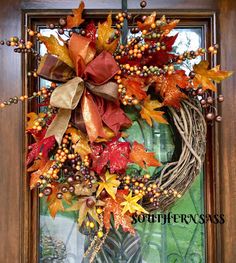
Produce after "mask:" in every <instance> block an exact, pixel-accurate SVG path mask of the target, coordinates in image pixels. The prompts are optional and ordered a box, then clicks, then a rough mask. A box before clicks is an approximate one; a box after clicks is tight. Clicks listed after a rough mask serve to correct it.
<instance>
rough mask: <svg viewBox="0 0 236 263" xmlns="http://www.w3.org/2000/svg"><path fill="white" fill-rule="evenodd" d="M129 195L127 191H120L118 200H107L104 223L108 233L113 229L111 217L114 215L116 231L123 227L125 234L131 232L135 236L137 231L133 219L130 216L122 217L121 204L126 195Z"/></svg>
mask: <svg viewBox="0 0 236 263" xmlns="http://www.w3.org/2000/svg"><path fill="white" fill-rule="evenodd" d="M126 193H127V191H125V190H118V191H117V194H116V200H114V199H113V198H111V197H108V198H106V199H105V207H104V216H103V222H104V226H105V228H106V230H107V231H109V230H110V228H111V215H112V214H113V217H114V223H115V229H117V230H118V228H119V226H121V227H122V229H123V231H124V232H130V233H131V234H135V230H134V228H133V226H132V223H131V222H132V218H131V216H130V215H129V214H124V215H122V207H121V205H120V203H121V202H123V201H124V197H123V196H124V195H125V194H126Z"/></svg>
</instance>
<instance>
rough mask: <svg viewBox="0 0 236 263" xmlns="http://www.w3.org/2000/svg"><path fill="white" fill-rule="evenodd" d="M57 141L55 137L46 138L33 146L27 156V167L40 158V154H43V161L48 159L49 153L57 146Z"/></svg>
mask: <svg viewBox="0 0 236 263" xmlns="http://www.w3.org/2000/svg"><path fill="white" fill-rule="evenodd" d="M55 144H56V140H55V137H54V136H50V137H48V138H44V139H42V140H41V141H39V142H36V143H34V144H31V145H30V146H29V148H30V149H31V150H30V152H29V153H28V155H27V159H26V165H29V164H30V163H31V162H32V161H33V160H34V159H36V158H38V156H39V153H41V154H42V155H41V156H42V158H43V159H46V160H47V159H48V153H49V152H50V150H52V148H53V147H54V146H55Z"/></svg>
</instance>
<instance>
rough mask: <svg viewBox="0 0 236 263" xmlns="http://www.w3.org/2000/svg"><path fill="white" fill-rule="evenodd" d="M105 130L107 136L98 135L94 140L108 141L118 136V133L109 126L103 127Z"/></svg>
mask: <svg viewBox="0 0 236 263" xmlns="http://www.w3.org/2000/svg"><path fill="white" fill-rule="evenodd" d="M103 131H104V133H105V134H106V136H105V138H102V137H98V138H97V139H96V140H95V141H94V142H96V143H99V142H107V141H110V140H111V139H112V138H114V137H115V136H116V134H115V133H114V132H113V131H112V130H111V129H110V128H109V127H107V126H104V127H103Z"/></svg>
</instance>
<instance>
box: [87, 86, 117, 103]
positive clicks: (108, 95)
mask: <svg viewBox="0 0 236 263" xmlns="http://www.w3.org/2000/svg"><path fill="white" fill-rule="evenodd" d="M85 85H86V87H87V88H88V89H89V90H90V91H91V92H92V93H93V94H95V95H97V96H99V97H102V98H104V99H106V100H109V101H114V102H115V101H117V99H118V85H117V84H116V83H115V82H111V81H110V82H107V83H106V84H103V85H99V86H95V85H93V84H91V83H89V82H85Z"/></svg>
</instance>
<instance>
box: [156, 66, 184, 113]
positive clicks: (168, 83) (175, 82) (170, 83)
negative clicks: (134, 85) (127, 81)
mask: <svg viewBox="0 0 236 263" xmlns="http://www.w3.org/2000/svg"><path fill="white" fill-rule="evenodd" d="M188 80H189V78H188V77H187V76H186V75H185V72H184V70H176V71H175V73H174V74H171V75H161V76H153V77H151V81H153V82H155V83H156V92H159V93H160V95H161V96H162V98H163V100H164V101H163V103H164V105H166V106H172V107H175V108H179V107H180V101H181V100H182V99H185V98H187V96H186V95H185V94H184V93H183V92H182V91H181V90H180V88H182V89H185V88H186V87H187V86H188V84H189V83H188Z"/></svg>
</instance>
